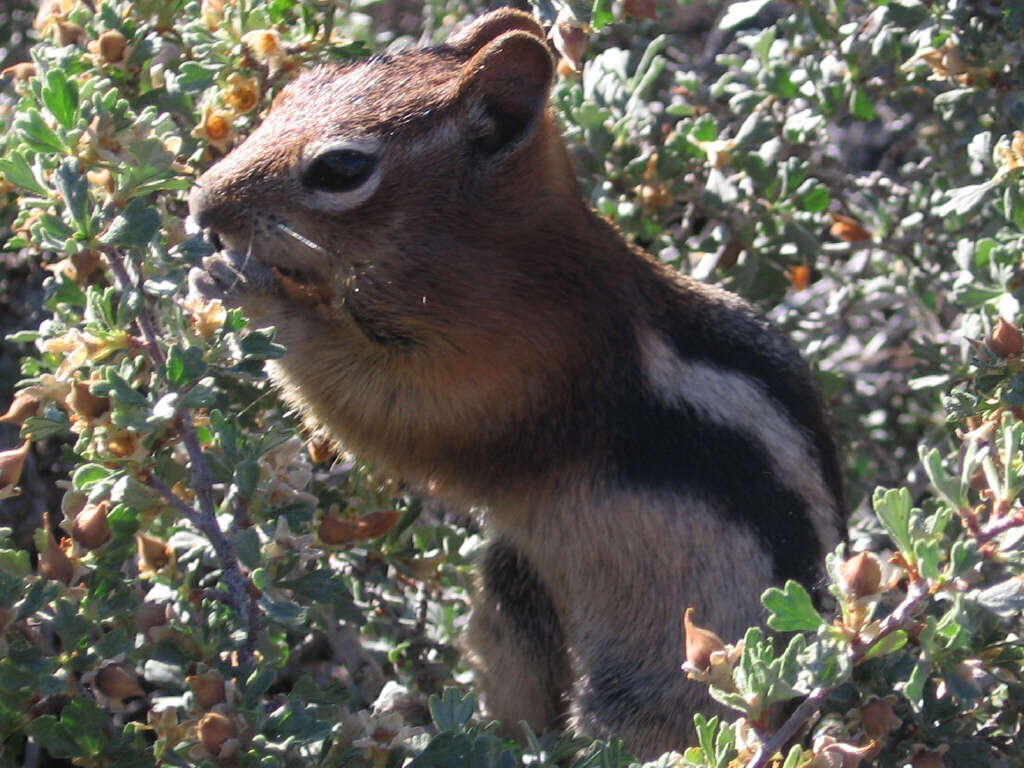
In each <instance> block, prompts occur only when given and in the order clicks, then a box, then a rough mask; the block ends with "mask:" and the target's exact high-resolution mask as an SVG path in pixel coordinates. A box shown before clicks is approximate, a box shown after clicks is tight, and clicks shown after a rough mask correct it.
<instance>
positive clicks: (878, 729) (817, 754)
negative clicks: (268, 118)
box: [0, 0, 1024, 768]
mask: <svg viewBox="0 0 1024 768" xmlns="http://www.w3.org/2000/svg"><path fill="white" fill-rule="evenodd" d="M653 6H654V4H653V3H648V2H642V1H638V0H625V2H623V3H622V6H621V8H620V7H619V6H618V5H616V6H614V7H613V6H612V4H611V3H610V2H608V0H597V2H596V3H595V4H594V5H593V7H592V8H588V9H586V11H585V12H583V11H579V9H577V10H578V13H579V15H578V16H577V17H574V16H573V14H572V11H571V9H569V8H568V7H567V6H563V5H562V4H560V3H551V2H537V8H536V10H537V12H538V14H539V15H540V16H541V17H542V18H544V20H545V21H546V22H547V23H548V24H552V25H554V29H555V32H554V34H553V38H554V41H555V44H556V45H557V46H558V48H559V50H560V52H561V53H563V54H565V59H564V60H563V62H562V63H561V64H560V67H559V71H560V77H559V81H558V83H557V84H556V87H555V91H554V95H553V102H554V104H555V107H556V109H557V111H558V113H559V114H560V116H561V118H562V120H563V123H564V128H565V133H566V135H567V137H568V140H569V142H570V145H571V147H572V151H573V153H574V155H575V158H576V160H577V166H578V170H579V174H580V176H581V179H582V182H583V185H584V189H585V192H586V194H587V196H588V197H589V199H590V200H591V202H592V203H593V204H594V206H595V207H596V208H597V209H598V210H600V211H601V212H602V213H603V214H605V215H607V216H609V217H611V218H612V219H614V220H615V221H616V223H617V224H618V225H619V226H620V227H621V228H622V229H623V231H624V232H625V233H626V235H627V236H628V237H630V238H632V239H634V240H636V241H637V242H639V243H641V244H642V245H644V246H645V247H647V248H648V249H650V250H651V251H652V252H654V253H657V254H658V255H660V256H661V257H662V258H663V259H665V260H666V261H670V262H672V263H674V264H676V265H677V266H678V267H679V268H680V269H681V270H683V271H686V272H689V273H691V274H694V275H697V276H699V277H701V278H703V279H707V280H713V281H716V282H720V283H722V284H724V285H726V286H728V287H729V288H731V289H733V290H735V291H737V292H739V293H741V294H743V295H745V296H747V297H749V298H751V299H752V300H754V301H756V302H759V303H760V304H761V305H762V306H763V307H764V308H765V309H766V310H770V312H771V314H772V316H773V317H774V319H775V320H776V321H777V322H778V323H779V324H780V325H782V326H783V327H784V328H786V329H787V331H789V332H790V333H791V335H792V336H793V337H794V338H795V339H796V340H797V341H798V343H799V344H800V345H801V346H802V348H803V349H804V350H805V352H806V354H807V355H808V356H809V357H810V358H811V359H812V360H813V361H814V362H815V364H816V365H817V367H818V368H819V370H820V372H821V380H822V387H823V389H824V391H825V392H826V394H827V396H828V398H829V400H830V402H831V404H832V409H833V412H834V414H835V419H836V425H837V430H838V431H839V433H840V436H841V439H842V442H843V443H844V444H845V445H846V446H847V467H846V469H847V476H848V480H849V486H850V491H851V500H852V501H853V502H856V503H857V504H858V512H857V514H855V516H854V517H853V520H852V526H851V534H850V543H849V546H848V547H846V548H844V549H841V550H840V551H838V552H836V553H835V554H834V555H832V556H831V557H830V559H829V563H828V567H829V574H830V577H831V587H830V588H831V591H832V593H833V594H834V596H835V598H836V603H837V606H838V608H837V610H838V616H837V618H834V619H832V618H831V617H829V618H822V617H821V616H820V615H819V613H818V612H817V611H816V610H815V608H814V606H813V605H812V603H811V601H810V598H809V597H808V595H807V594H806V592H805V591H804V590H803V589H802V588H801V587H799V586H798V585H796V584H795V583H789V584H787V585H785V587H784V588H783V589H772V590H768V591H767V592H766V593H765V595H764V596H763V601H764V603H765V606H766V609H767V611H768V625H769V627H771V628H772V629H773V630H774V631H775V633H776V635H777V639H776V640H772V639H770V638H769V637H768V636H767V635H766V634H765V630H764V629H761V628H752V629H750V630H749V631H748V632H747V634H746V636H745V637H744V638H742V640H741V639H739V638H726V639H727V640H730V641H733V642H732V643H731V644H728V645H727V644H726V643H724V642H722V641H721V640H719V639H718V638H717V637H716V636H714V635H713V633H709V632H707V631H706V630H703V629H701V628H699V627H697V626H695V625H693V624H692V622H688V627H687V638H688V642H689V643H690V645H691V646H692V649H693V651H692V653H690V654H689V655H690V658H689V660H688V662H687V667H686V669H687V673H688V674H690V675H691V676H693V677H695V678H696V679H699V680H703V681H705V682H706V683H707V684H709V685H711V686H712V692H713V693H714V695H715V697H716V698H717V699H718V700H719V701H721V702H722V703H723V704H724V705H726V706H727V707H730V708H731V709H732V710H734V711H735V712H736V713H737V714H736V715H735V718H736V719H735V720H734V721H728V720H726V719H723V718H711V719H710V720H705V719H704V718H700V717H698V718H697V724H698V732H699V744H698V745H691V746H690V748H689V749H686V750H685V753H684V754H682V755H675V756H671V755H670V756H665V757H663V758H661V759H660V760H659V761H656V762H655V763H652V765H659V766H670V765H685V766H715V767H716V768H724V767H725V766H735V765H744V764H746V765H751V766H759V765H768V764H775V765H783V766H785V768H796V766H815V767H817V766H854V765H857V764H858V762H860V761H864V762H866V763H867V762H873V763H875V764H878V765H885V766H889V765H904V764H911V765H912V766H914V767H915V768H924V767H925V766H934V765H940V764H943V761H945V764H947V765H956V766H971V765H977V766H987V765H1024V758H1022V755H1021V752H1020V748H1019V747H1017V746H1016V745H1017V744H1018V743H1019V742H1020V739H1021V733H1020V730H1021V727H1022V713H1024V684H1022V680H1021V660H1022V658H1024V648H1022V646H1021V641H1020V637H1021V633H1022V628H1021V609H1022V608H1024V594H1022V590H1024V575H1022V551H1021V548H1022V542H1024V511H1022V510H1024V508H1022V506H1021V500H1020V496H1021V490H1022V486H1024V469H1022V467H1024V462H1022V459H1021V451H1022V443H1024V424H1022V423H1021V422H1019V421H1017V419H1018V418H1021V417H1024V411H1022V410H1021V409H1022V408H1024V364H1022V362H1021V360H1022V357H1021V354H1022V351H1024V336H1022V334H1021V331H1020V329H1019V323H1020V315H1021V310H1020V304H1019V302H1020V298H1021V290H1022V286H1024V279H1022V271H1021V270H1022V266H1021V252H1022V247H1021V246H1022V242H1024V241H1022V228H1024V196H1022V187H1021V175H1022V171H1021V168H1022V167H1024V65H1022V64H1021V62H1022V61H1024V42H1022V40H1024V10H1022V8H1021V7H1020V6H1018V5H1017V4H1015V3H1009V2H1004V3H999V2H987V0H980V1H979V2H970V3H967V2H960V0H948V2H941V1H940V2H921V1H920V0H900V1H899V2H896V1H892V2H858V1H857V0H846V1H845V2H844V1H843V0H799V1H798V2H793V3H790V4H785V5H783V4H781V3H779V4H776V3H770V2H767V0H746V1H744V2H734V3H723V4H722V7H721V8H718V7H715V6H707V5H694V6H681V7H676V6H670V5H659V6H658V7H657V8H656V9H654V7H653ZM474 10H479V9H474ZM655 10H656V15H657V18H656V19H655V20H649V19H648V18H647V17H648V16H650V15H652V13H653V12H654V11H655ZM465 15H467V9H465V8H462V7H461V6H457V5H456V4H446V3H444V2H443V0H434V1H433V2H431V3H428V4H426V5H424V6H423V8H422V13H421V16H420V17H419V18H415V17H413V20H410V14H409V8H407V7H406V6H403V5H401V4H397V3H396V4H391V5H380V6H374V5H367V7H365V8H361V9H360V10H355V9H353V8H351V7H349V5H348V4H335V3H332V2H324V3H316V4H302V3H300V2H298V0H274V1H273V2H269V3H265V4H260V3H251V2H246V0H236V1H232V0H203V2H202V3H201V4H200V3H198V2H195V0H161V2H155V1H154V0H135V1H134V2H129V1H128V0H102V1H101V2H96V3H95V4H93V3H87V2H85V0H44V2H43V4H42V9H41V10H40V14H39V16H38V17H37V18H36V21H35V29H36V34H37V35H38V36H39V38H40V42H39V43H38V44H37V45H36V46H35V47H34V48H33V49H32V53H31V56H32V61H31V62H30V63H15V64H14V65H13V66H12V67H10V68H8V69H7V70H5V75H6V76H7V79H8V84H7V87H6V91H5V94H4V95H3V96H2V97H0V128H2V129H3V131H2V137H0V148H2V152H3V157H2V159H0V174H2V181H0V194H2V195H3V196H4V199H3V200H2V201H0V210H3V211H7V212H8V220H7V223H8V224H9V239H8V241H7V246H6V247H7V249H8V251H9V252H10V254H11V255H12V258H11V259H9V260H8V261H6V262H5V263H4V267H3V270H4V272H3V273H2V275H0V279H3V281H4V284H5V289H6V290H5V293H6V294H8V295H9V296H13V295H15V294H16V295H18V296H22V297H27V298H23V300H22V304H23V306H26V307H29V308H31V311H32V312H33V316H32V317H26V318H22V325H21V328H20V329H19V330H18V331H17V332H15V333H12V334H11V335H10V336H9V337H8V339H9V341H10V342H12V343H14V344H17V345H21V346H20V349H21V352H22V354H23V357H22V360H21V376H22V379H21V381H20V382H19V383H18V384H17V387H16V393H15V394H14V397H13V402H12V405H11V408H10V410H9V412H8V415H7V416H6V417H4V420H5V421H6V422H8V423H16V424H20V425H21V427H20V428H21V435H22V438H23V440H22V441H21V442H20V445H19V446H16V447H14V448H11V449H10V450H7V451H5V452H3V453H2V454H0V463H2V475H0V498H3V499H7V501H4V502H3V503H4V504H5V510H4V513H3V514H4V515H5V520H6V521H7V522H8V524H9V525H10V527H8V528H4V529H0V651H2V653H0V765H11V766H13V765H21V764H30V765H32V764H39V763H40V761H41V760H42V759H43V758H47V759H50V760H69V761H71V762H72V763H74V764H77V765H88V766H102V765H118V766H121V765H125V766H131V765H156V764H160V765H164V764H166V765H185V764H210V765H216V764H235V765H241V766H250V765H275V766H276V765H303V766H305V765H322V766H333V765H349V764H351V765H374V766H385V765H401V764H403V762H404V761H406V760H408V759H409V758H412V763H411V764H412V765H414V766H418V767H421V768H422V767H423V766H448V765H481V766H485V765H486V766H490V765H502V766H505V765H509V766H511V765H516V764H530V765H538V766H539V765H555V764H559V765H568V764H571V765H574V766H578V767H579V768H582V767H583V766H619V765H628V764H630V762H631V761H630V758H629V756H628V755H626V754H625V753H624V752H623V750H622V748H621V745H619V744H618V743H617V742H615V741H613V742H611V743H608V744H603V743H594V744H586V743H581V742H578V741H573V740H571V739H568V738H565V737H562V738H557V736H556V735H553V734H549V735H546V736H544V737H543V738H538V737H535V736H534V735H533V734H528V733H527V734H525V735H524V744H517V743H515V742H510V741H506V740H504V739H503V738H502V737H500V736H499V735H498V733H497V731H496V730H495V727H494V726H493V725H488V724H485V723H480V722H478V721H477V719H476V718H475V704H474V700H473V697H472V695H471V693H468V691H470V690H471V687H470V685H471V680H470V679H469V677H468V676H467V675H466V672H465V670H464V669H463V668H462V667H460V666H459V664H458V654H457V651H456V638H457V636H458V635H459V633H460V631H461V627H462V625H463V622H464V620H465V616H466V612H467V599H466V594H467V589H468V586H469V582H470V576H469V566H470V564H471V562H472V558H473V554H474V552H475V551H476V550H477V549H478V547H479V545H480V543H481V539H480V536H479V533H478V531H477V529H476V526H475V523H474V522H473V520H472V519H471V518H470V517H468V516H466V515H464V514H463V513H461V511H459V510H450V509H446V508H445V507H444V506H443V505H441V504H440V503H438V502H436V501H434V500H431V499H425V498H420V497H417V496H416V495H415V494H413V493H411V492H410V491H409V490H408V489H405V488H403V487H402V486H401V485H397V484H395V483H394V482H393V481H392V480H389V479H388V478H384V477H380V476H379V475H378V474H376V473H375V472H374V469H373V468H372V467H369V466H366V465H365V464H363V463H361V462H360V461H359V460H358V458H356V457H352V456H349V455H346V454H341V455H339V456H336V455H334V454H333V453H332V450H331V448H330V446H329V444H328V443H327V441H326V440H325V439H324V437H323V436H322V435H316V434H314V435H308V434H303V433H302V432H301V431H300V429H299V427H298V425H297V423H296V421H295V420H294V418H293V416H292V414H290V413H288V412H287V411H286V410H285V409H284V408H283V407H282V406H281V405H280V404H279V403H278V402H277V401H276V400H275V397H274V393H273V391H272V390H271V389H270V388H269V387H268V385H267V381H266V379H265V376H264V374H263V364H264V362H265V361H266V360H268V359H272V358H274V357H276V356H278V355H280V354H281V351H282V350H281V348H280V347H279V346H278V345H277V344H275V342H274V337H273V332H272V329H261V328H256V327H253V326H252V325H251V324H250V323H249V322H248V321H247V320H246V318H244V317H243V316H242V315H241V314H240V313H238V312H237V311H225V310H224V308H223V307H221V306H219V305H218V304H217V303H216V302H209V303H203V302H195V301H189V300H186V299H185V298H184V292H183V289H182V288H183V285H184V282H185V274H186V272H187V270H188V268H189V267H190V266H191V265H193V264H194V263H196V261H197V260H198V259H199V258H201V256H202V255H203V254H205V253H207V252H208V251H207V246H205V245H204V244H203V243H202V242H201V240H200V239H198V238H196V237H194V236H190V235H189V234H188V233H187V232H186V231H185V229H184V226H183V218H184V214H185V206H184V203H183V198H184V194H185V192H186V190H187V189H188V188H189V187H190V185H191V183H192V181H193V180H194V178H195V176H196V174H197V173H199V172H201V171H202V169H204V168H205V167H207V166H208V165H209V164H211V163H212V162H213V161H215V160H216V159H217V158H218V157H219V156H220V155H221V154H222V153H223V152H224V151H226V150H227V149H228V148H229V147H230V146H231V145H232V144H233V143H235V142H236V141H237V140H239V138H240V137H242V136H243V135H244V134H245V133H246V132H247V131H248V130H250V129H251V128H252V126H253V125H254V123H255V122H256V121H257V120H258V119H259V118H258V116H259V115H260V114H261V113H262V111H263V110H264V109H265V108H266V106H267V105H268V104H269V100H270V98H271V97H272V96H273V94H274V93H275V92H276V91H277V90H278V88H279V87H280V86H281V85H282V84H283V83H284V82H286V81H287V80H288V79H289V78H290V77H291V76H292V75H293V74H294V72H295V71H296V70H297V69H298V68H300V67H302V66H304V65H306V64H308V63H310V62H313V61H319V60H323V59H325V58H328V59H335V60H347V59H350V58H355V57H360V56H363V55H365V54H366V53H368V52H369V51H371V50H373V49H375V48H379V47H383V46H386V45H388V44H401V43H403V42H408V40H409V39H410V38H411V36H412V35H418V34H420V33H422V34H424V35H426V36H433V37H435V38H443V36H444V34H445V32H446V30H447V28H448V27H450V26H451V25H452V24H453V23H454V22H455V21H456V19H461V18H462V17H463V16H465ZM622 15H625V16H626V17H628V18H626V19H625V20H619V19H620V16H622ZM585 22H589V23H590V27H589V28H588V27H586V26H585V25H584V23H585ZM19 24H20V26H19ZM23 27H24V22H23V21H20V20H19V17H18V16H17V15H16V14H14V15H4V14H0V30H7V29H11V30H20V29H22V28H23ZM399 32H401V34H399ZM9 34H11V39H12V40H14V38H15V37H16V33H15V32H11V33H9ZM584 44H589V50H587V51H584V50H583V45H584ZM5 50H7V49H5ZM10 50H14V49H13V48H11V49H10ZM0 61H2V62H3V64H4V65H5V66H6V65H9V64H12V61H10V60H8V59H4V58H0ZM577 64H581V65H582V76H579V75H577V74H575V73H574V72H573V70H574V68H575V65H577ZM40 267H41V268H42V269H43V270H45V272H46V273H47V274H46V277H45V280H42V284H41V287H40V290H41V293H40V295H41V300H40V301H39V302H36V303H35V305H34V306H33V302H32V300H31V297H32V296H34V295H35V294H34V293H33V291H35V290H36V283H34V282H33V281H37V282H38V276H39V275H40V271H39V269H40ZM919 445H920V448H919ZM41 457H47V460H46V461H45V462H44V461H41V460H40V458H41ZM901 485H902V486H906V487H902V488H896V489H894V490H876V491H873V492H872V490H871V489H872V488H874V487H875V486H884V487H889V486H901ZM22 487H24V488H33V489H42V490H40V491H39V492H38V493H35V492H33V494H34V498H33V499H31V501H33V502H34V503H32V504H28V505H20V506H19V505H16V504H15V502H17V501H20V500H24V499H25V497H26V496H28V495H30V494H24V495H22V497H21V499H18V498H17V496H18V493H19V489H20V488H22ZM46 494H51V495H53V497H54V498H55V500H56V501H55V503H54V504H53V505H52V506H51V505H49V504H48V503H47V496H46ZM57 503H59V509H57V506H56V504H57ZM40 512H42V514H40ZM26 522H27V526H26ZM26 531H27V532H28V533H27V535H26V533H25V532H26ZM33 531H34V533H33ZM854 553H859V554H854ZM684 607H685V606H680V610H681V611H682V609H683V608H684ZM711 629H713V628H711ZM624 631H628V628H624ZM680 661H681V662H682V661H683V660H680ZM680 674H682V672H681V673H680ZM452 685H457V686H459V687H461V688H463V689H464V690H465V691H467V693H466V694H465V695H462V694H459V693H457V692H456V690H455V689H454V688H452V687H450V686H452ZM424 702H427V703H426V704H425V703H424ZM787 704H788V709H787V708H786V707H787ZM780 705H781V706H780ZM780 709H781V710H784V711H786V712H788V713H789V714H788V716H785V717H773V714H772V713H773V712H777V711H779V710H780ZM428 710H429V711H428ZM794 739H795V741H794ZM684 746H685V745H680V750H681V751H682V750H683V748H684Z"/></svg>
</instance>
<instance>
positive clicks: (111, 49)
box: [97, 29, 128, 64]
mask: <svg viewBox="0 0 1024 768" xmlns="http://www.w3.org/2000/svg"><path fill="white" fill-rule="evenodd" d="M97 42H99V49H100V56H102V57H103V59H104V61H107V62H109V63H110V64H116V63H117V62H119V61H121V59H123V58H124V51H125V48H127V47H128V41H127V40H125V39H124V35H122V34H121V33H120V32H118V31H117V30H116V29H108V30H107V31H106V32H104V33H103V34H102V35H100V39H99V40H98V41H97Z"/></svg>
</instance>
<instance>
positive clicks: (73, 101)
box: [42, 67, 78, 128]
mask: <svg viewBox="0 0 1024 768" xmlns="http://www.w3.org/2000/svg"><path fill="white" fill-rule="evenodd" d="M42 97H43V103H44V104H46V106H47V108H48V109H49V110H50V112H51V113H52V114H53V116H54V117H56V118H57V122H59V123H60V124H61V125H62V126H64V128H71V127H72V126H73V125H74V124H75V118H76V117H77V116H78V85H77V84H76V83H75V81H74V80H68V78H67V76H66V75H65V74H64V70H62V69H60V68H58V67H53V68H51V69H49V70H47V72H46V84H45V85H44V86H43V89H42Z"/></svg>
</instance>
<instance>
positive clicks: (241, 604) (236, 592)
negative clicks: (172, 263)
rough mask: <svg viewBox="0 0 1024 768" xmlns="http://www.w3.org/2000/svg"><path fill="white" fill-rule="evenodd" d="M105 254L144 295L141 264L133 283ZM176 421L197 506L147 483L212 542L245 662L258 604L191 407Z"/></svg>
mask: <svg viewBox="0 0 1024 768" xmlns="http://www.w3.org/2000/svg"><path fill="white" fill-rule="evenodd" d="M104 254H105V255H106V257H107V261H108V262H109V263H110V268H111V269H112V270H113V272H114V276H115V277H116V278H117V281H118V282H119V283H120V285H121V290H122V291H128V290H131V289H134V290H137V291H138V292H139V294H140V295H144V294H143V284H144V281H145V278H144V275H143V272H142V265H141V264H136V272H137V274H138V281H137V282H136V284H135V285H134V286H133V285H132V282H131V277H130V276H129V274H128V270H127V268H126V267H125V264H124V259H123V258H122V257H121V254H120V253H118V252H117V251H116V250H115V249H113V248H105V249H104ZM136 322H137V323H138V326H139V330H140V331H142V335H143V337H144V338H145V340H146V346H147V348H148V351H149V354H150V356H151V357H152V358H153V360H154V362H156V363H157V365H164V364H166V360H167V359H166V357H165V356H164V353H163V350H161V349H160V343H159V340H158V339H157V335H156V331H155V329H154V327H153V323H152V321H151V319H150V317H149V315H148V314H147V313H146V312H145V310H144V309H143V310H142V311H140V312H139V313H138V315H137V317H136ZM175 425H176V427H177V429H178V434H180V435H181V440H182V443H183V444H184V445H185V450H186V452H187V453H188V457H189V465H190V467H191V471H192V487H193V489H194V491H195V494H196V500H197V502H198V504H199V509H198V510H197V509H196V508H195V507H193V506H191V505H189V504H186V503H185V502H184V501H182V500H181V499H180V498H178V496H177V495H176V494H175V493H174V492H173V491H172V490H171V489H170V488H168V487H167V484H166V483H164V482H163V480H161V479H160V478H158V477H156V476H155V475H151V476H150V479H149V485H150V487H152V488H153V489H154V490H156V491H157V492H158V493H159V494H160V495H161V496H163V497H164V499H165V500H166V501H167V502H168V503H169V504H171V506H173V507H174V508H175V509H177V510H178V511H179V512H182V513H183V514H184V515H185V516H186V517H187V518H188V519H189V521H191V523H192V524H193V525H194V526H195V527H196V528H198V529H199V531H200V532H201V533H202V534H204V535H205V536H206V538H207V539H209V541H210V544H211V545H212V546H213V551H214V554H215V555H216V556H217V561H218V562H219V564H220V568H221V574H222V575H223V578H224V583H225V584H226V585H227V587H228V595H229V598H230V599H229V600H228V601H227V602H228V603H229V604H230V606H231V607H232V608H233V609H234V611H235V613H236V614H238V618H239V620H240V621H241V623H242V624H244V625H246V626H247V637H246V642H245V644H244V645H243V646H242V652H241V653H240V661H241V663H242V664H243V665H244V664H248V663H249V661H251V659H252V655H253V651H254V649H255V647H256V634H257V633H258V631H259V616H258V610H257V606H256V604H255V602H254V601H253V600H252V590H250V588H249V582H248V579H246V578H245V576H244V575H243V574H242V570H241V568H240V567H239V565H238V558H237V556H236V555H235V549H234V547H233V546H232V545H231V542H230V541H228V539H227V537H226V536H225V535H224V531H223V530H221V527H220V524H219V523H218V522H217V505H216V503H215V501H214V497H213V480H212V478H211V476H210V470H209V468H208V467H207V465H206V459H205V457H204V456H203V448H202V446H201V445H200V443H199V435H198V434H197V433H196V428H195V424H194V423H193V420H192V411H191V409H188V408H185V409H182V410H181V412H179V413H178V415H177V418H176V419H175Z"/></svg>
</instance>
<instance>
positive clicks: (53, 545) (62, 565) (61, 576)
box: [36, 518, 75, 584]
mask: <svg viewBox="0 0 1024 768" xmlns="http://www.w3.org/2000/svg"><path fill="white" fill-rule="evenodd" d="M43 524H44V525H46V521H45V518H44V522H43ZM36 573H38V574H39V575H40V576H42V577H43V578H44V579H52V580H54V581H59V582H61V583H63V584H70V583H71V578H72V577H73V576H74V575H75V564H74V563H73V562H72V561H71V558H70V557H68V556H67V553H66V552H65V551H64V549H63V548H62V547H61V546H60V544H58V543H57V540H56V539H55V538H53V534H52V533H50V532H49V531H47V533H46V546H45V547H43V549H42V550H41V551H40V552H39V561H38V562H37V563H36Z"/></svg>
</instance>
